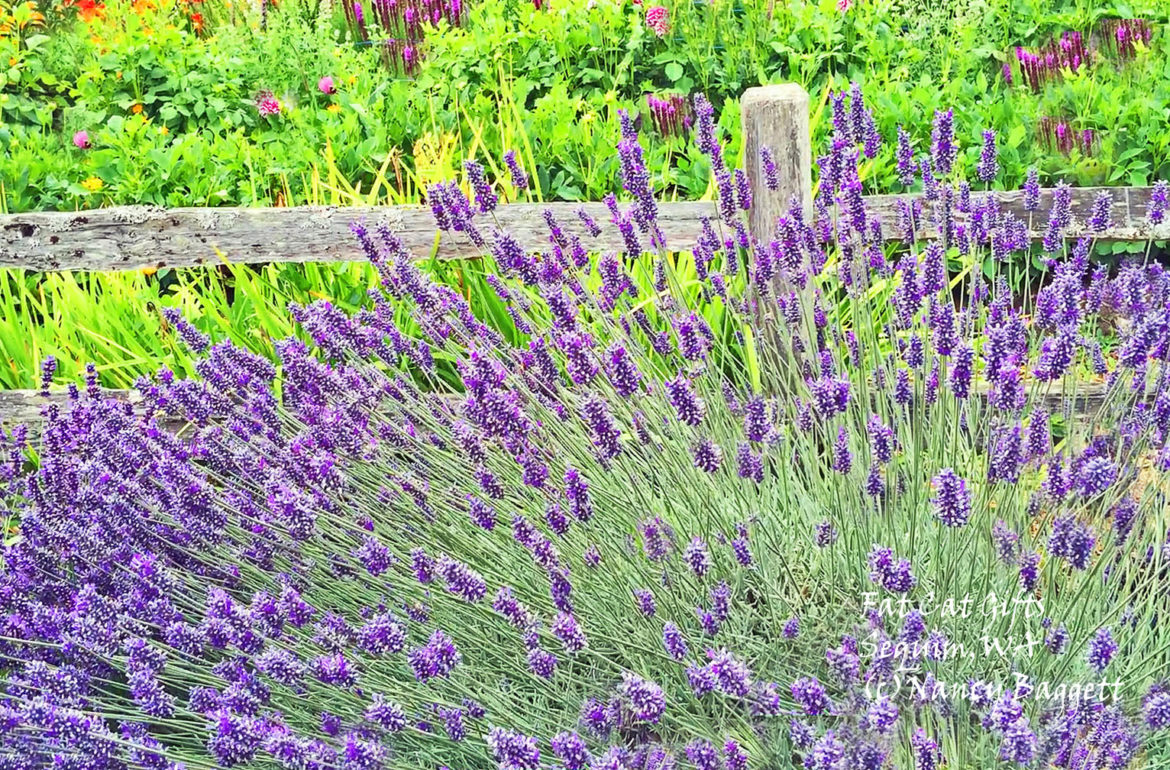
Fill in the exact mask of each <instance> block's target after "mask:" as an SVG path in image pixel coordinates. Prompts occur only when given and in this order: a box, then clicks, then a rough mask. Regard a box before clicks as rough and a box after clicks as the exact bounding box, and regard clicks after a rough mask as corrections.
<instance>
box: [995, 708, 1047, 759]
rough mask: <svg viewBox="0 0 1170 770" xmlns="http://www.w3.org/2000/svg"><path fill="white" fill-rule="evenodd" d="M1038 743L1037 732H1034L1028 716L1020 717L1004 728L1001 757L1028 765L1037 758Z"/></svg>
mask: <svg viewBox="0 0 1170 770" xmlns="http://www.w3.org/2000/svg"><path fill="white" fill-rule="evenodd" d="M1038 743H1039V741H1038V740H1037V738H1036V733H1035V732H1033V730H1032V727H1031V725H1030V724H1029V723H1028V720H1027V718H1026V717H1020V718H1019V719H1016V720H1015V721H1014V722H1012V723H1011V724H1010V725H1008V726H1007V728H1006V729H1004V731H1003V741H1002V743H1001V744H1000V747H999V758H1000V759H1002V760H1004V761H1005V762H1015V763H1016V764H1018V765H1021V766H1026V765H1028V764H1030V763H1031V762H1032V760H1033V759H1034V758H1035V756H1036V749H1037V746H1038Z"/></svg>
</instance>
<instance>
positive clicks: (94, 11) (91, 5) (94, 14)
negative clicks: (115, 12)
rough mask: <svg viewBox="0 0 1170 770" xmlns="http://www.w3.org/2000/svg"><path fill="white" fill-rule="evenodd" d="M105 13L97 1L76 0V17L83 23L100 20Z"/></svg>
mask: <svg viewBox="0 0 1170 770" xmlns="http://www.w3.org/2000/svg"><path fill="white" fill-rule="evenodd" d="M105 12H106V6H105V5H104V4H102V3H99V2H97V0H77V15H78V17H80V19H81V20H82V21H84V22H90V21H93V20H94V19H100V18H101V17H102V15H103V14H104V13H105Z"/></svg>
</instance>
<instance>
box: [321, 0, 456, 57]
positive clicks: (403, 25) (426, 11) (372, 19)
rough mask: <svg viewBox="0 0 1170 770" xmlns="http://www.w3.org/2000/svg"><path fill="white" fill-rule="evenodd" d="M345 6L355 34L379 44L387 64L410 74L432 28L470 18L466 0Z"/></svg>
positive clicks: (380, 0) (375, 0) (387, 0)
mask: <svg viewBox="0 0 1170 770" xmlns="http://www.w3.org/2000/svg"><path fill="white" fill-rule="evenodd" d="M342 8H343V9H344V11H345V18H346V21H347V22H348V23H349V25H350V27H351V29H352V30H353V34H354V37H355V38H356V39H357V40H359V41H360V42H362V43H366V44H370V45H377V46H379V47H380V48H381V52H382V58H383V61H384V63H385V64H386V66H387V67H388V68H390V69H391V70H394V71H396V72H401V73H402V74H407V75H411V74H414V73H415V72H416V71H417V69H418V65H419V61H420V49H421V47H422V43H423V41H424V40H425V39H426V33H427V29H428V27H434V26H437V25H438V24H439V23H440V22H444V21H445V22H446V23H447V24H449V25H450V26H452V27H459V26H462V25H463V24H464V23H466V21H467V6H466V5H465V4H464V2H463V0H371V2H370V3H369V5H368V7H367V5H365V4H363V2H362V0H353V2H352V3H348V2H346V3H342Z"/></svg>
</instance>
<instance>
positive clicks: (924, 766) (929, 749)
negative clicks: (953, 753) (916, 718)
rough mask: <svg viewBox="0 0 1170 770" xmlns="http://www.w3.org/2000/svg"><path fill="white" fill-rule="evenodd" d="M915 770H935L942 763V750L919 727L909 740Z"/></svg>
mask: <svg viewBox="0 0 1170 770" xmlns="http://www.w3.org/2000/svg"><path fill="white" fill-rule="evenodd" d="M910 747H911V749H912V751H913V753H914V769H915V770H936V768H937V767H939V765H941V764H942V762H943V755H942V749H941V748H939V745H938V743H936V742H935V741H934V740H933V739H931V737H930V736H929V735H927V734H926V731H925V730H923V729H922V728H921V727H919V728H918V729H917V730H916V731H915V733H914V735H913V736H912V737H911V738H910Z"/></svg>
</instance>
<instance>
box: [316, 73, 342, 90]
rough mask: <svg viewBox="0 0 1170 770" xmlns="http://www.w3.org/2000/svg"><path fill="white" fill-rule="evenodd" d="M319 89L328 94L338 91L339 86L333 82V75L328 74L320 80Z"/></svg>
mask: <svg viewBox="0 0 1170 770" xmlns="http://www.w3.org/2000/svg"><path fill="white" fill-rule="evenodd" d="M317 90H318V91H320V92H321V93H323V94H326V95H329V94H335V93H337V86H336V85H334V83H333V77H332V76H330V75H326V76H325V77H323V78H321V79H320V80H318V81H317Z"/></svg>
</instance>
